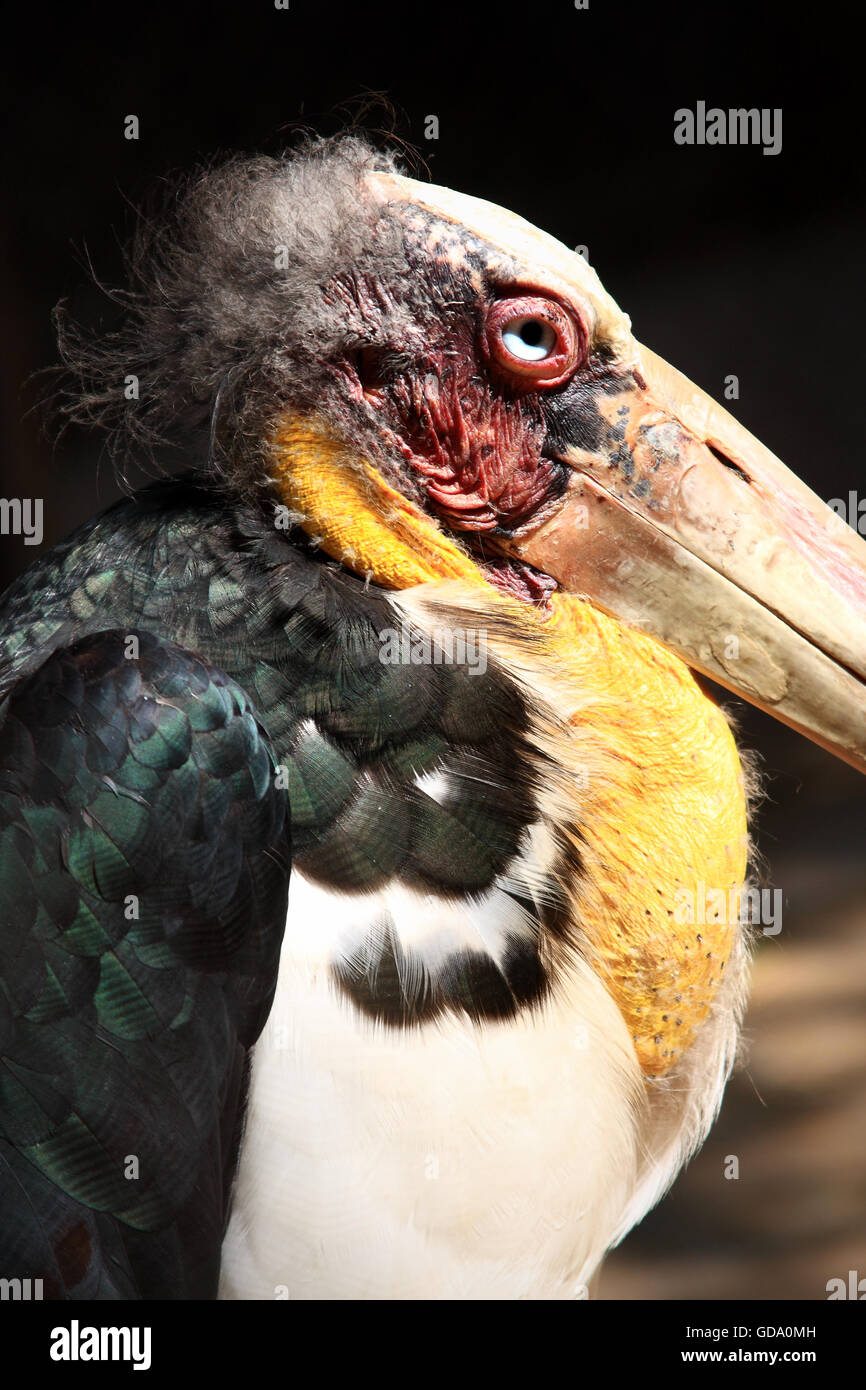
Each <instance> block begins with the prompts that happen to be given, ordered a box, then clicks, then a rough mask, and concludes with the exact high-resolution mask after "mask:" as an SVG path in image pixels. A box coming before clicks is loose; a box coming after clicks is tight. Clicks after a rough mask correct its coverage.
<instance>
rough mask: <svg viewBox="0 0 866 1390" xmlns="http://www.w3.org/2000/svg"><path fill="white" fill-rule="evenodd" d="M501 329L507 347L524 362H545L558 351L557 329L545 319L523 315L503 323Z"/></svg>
mask: <svg viewBox="0 0 866 1390" xmlns="http://www.w3.org/2000/svg"><path fill="white" fill-rule="evenodd" d="M501 331H502V341H503V343H504V345H505V347H506V348H507V349H508V351H509V352H510V353H512V355H513V356H514V357H519V358H520V359H521V360H522V361H523V362H543V361H544V359H545V357H549V356H550V354H551V353H552V352H555V351H556V342H557V339H556V329H555V328H554V327H553V324H552V323H545V321H544V319H533V318H529V317H528V316H526V315H522V316H521V317H520V318H516V319H510V320H509V321H508V323H505V324H503V325H502V330H501Z"/></svg>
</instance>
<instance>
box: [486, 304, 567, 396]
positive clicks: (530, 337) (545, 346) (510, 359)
mask: <svg viewBox="0 0 866 1390" xmlns="http://www.w3.org/2000/svg"><path fill="white" fill-rule="evenodd" d="M484 339H485V345H486V348H487V353H488V356H489V357H490V358H491V360H492V361H493V363H494V364H495V365H496V366H497V367H498V368H499V369H500V371H504V372H505V373H507V374H508V375H510V376H512V377H514V378H518V379H522V380H523V383H524V384H525V385H527V386H528V385H530V384H536V385H539V386H541V385H543V386H556V385H557V384H558V383H559V382H561V381H564V380H565V379H566V378H567V377H568V376H570V375H571V373H572V372H573V371H574V369H575V367H577V366H578V364H579V363H580V361H581V360H582V359H583V357H584V356H585V348H586V334H585V333H584V331H583V326H582V325H581V324H580V323H579V322H577V321H576V320H575V319H574V318H573V317H572V316H571V314H569V313H568V312H567V311H566V310H565V309H564V308H563V307H562V305H561V304H558V303H557V302H556V300H554V299H545V298H543V297H542V296H541V295H529V294H527V295H521V296H520V297H519V298H514V299H499V300H497V301H496V302H495V303H494V304H492V305H491V307H490V309H489V310H488V313H487V320H486V323H485V333H484Z"/></svg>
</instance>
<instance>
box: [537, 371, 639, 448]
mask: <svg viewBox="0 0 866 1390" xmlns="http://www.w3.org/2000/svg"><path fill="white" fill-rule="evenodd" d="M635 385H636V382H635V378H634V374H633V373H632V372H630V371H623V370H622V368H619V367H614V366H612V365H611V364H610V363H609V362H607V361H605V360H604V358H603V357H601V356H598V355H595V354H594V355H593V356H592V357H591V358H590V359H589V361H588V362H587V364H586V366H585V367H582V368H580V369H579V370H578V371H577V372H575V374H574V376H573V377H572V378H571V381H569V382H568V383H567V384H566V385H565V386H563V387H562V389H561V390H559V391H552V392H551V393H550V394H549V395H547V396H544V397H543V400H542V409H543V411H544V419H545V424H546V426H547V433H546V435H545V440H544V452H545V454H548V455H550V456H552V457H555V456H556V455H557V454H558V453H561V452H563V451H564V450H566V449H569V448H572V449H583V450H585V451H586V452H587V453H589V454H606V455H608V456H609V457H610V458H612V459H613V460H614V461H616V462H622V461H624V458H623V456H622V450H623V448H625V447H626V446H625V445H624V438H625V430H624V427H623V426H622V425H621V424H611V422H610V420H608V419H607V418H606V416H605V415H603V414H602V412H601V411H600V410H599V408H598V402H599V400H600V399H601V398H602V397H605V396H618V395H620V393H621V392H623V391H631V390H633V389H634V388H635ZM614 456H615V457H614Z"/></svg>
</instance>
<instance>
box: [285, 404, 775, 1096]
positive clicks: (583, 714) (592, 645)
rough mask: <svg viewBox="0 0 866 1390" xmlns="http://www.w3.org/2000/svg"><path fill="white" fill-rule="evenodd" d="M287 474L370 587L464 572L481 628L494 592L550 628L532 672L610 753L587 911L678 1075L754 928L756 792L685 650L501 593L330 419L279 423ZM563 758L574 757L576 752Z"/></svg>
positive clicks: (583, 905)
mask: <svg viewBox="0 0 866 1390" xmlns="http://www.w3.org/2000/svg"><path fill="white" fill-rule="evenodd" d="M272 472H273V475H274V477H275V481H276V486H277V491H278V494H279V498H280V501H281V502H282V503H283V505H284V506H285V507H287V508H288V509H289V511H290V512H291V513H294V514H295V515H296V517H298V518H299V520H298V524H299V525H300V526H301V527H302V528H303V529H304V530H305V531H306V532H307V533H308V534H309V535H311V536H314V537H316V538H317V540H318V543H319V544H320V545H321V547H322V549H323V550H324V551H325V552H326V553H327V554H328V555H330V556H332V557H333V558H334V559H337V560H340V561H342V563H343V564H345V565H346V566H347V567H349V568H351V569H352V570H354V571H355V572H356V573H357V574H359V575H362V576H367V577H369V578H370V580H371V582H373V583H376V584H378V585H382V586H383V587H386V588H389V589H395V590H404V589H409V588H413V587H414V586H417V585H425V584H428V585H429V584H432V583H439V582H441V581H443V580H458V581H461V583H462V584H463V585H467V584H468V585H471V586H473V587H474V588H476V589H480V590H482V591H484V592H483V594H480V595H479V604H478V606H477V607H476V615H475V622H476V624H477V625H479V626H480V625H482V624H483V621H484V619H483V604H484V601H485V599H484V594H486V595H489V596H490V603H491V608H492V609H495V611H496V612H497V613H499V614H501V613H502V611H503V605H510V606H511V607H512V608H513V609H514V610H515V617H517V618H518V621H519V623H523V624H525V623H526V622H527V621H532V622H538V623H539V624H541V625H542V628H543V635H544V639H545V640H544V641H543V642H542V643H541V644H535V643H533V644H532V646H531V648H530V652H531V655H529V656H526V655H525V654H524V656H523V658H522V661H521V665H522V667H523V670H522V671H521V678H523V677H524V675H525V668H526V665H527V664H531V663H537V664H538V665H539V667H540V668H546V669H543V670H540V684H541V685H542V686H544V685H548V686H549V682H548V681H547V680H546V676H547V675H548V674H549V672H550V671H553V672H556V671H561V672H566V673H567V675H568V677H569V684H570V686H571V687H572V688H578V689H580V690H581V692H583V694H584V695H585V697H586V698H585V699H582V700H581V702H580V709H579V712H577V713H576V714H574V715H573V716H572V719H573V721H574V723H575V725H577V724H578V723H579V726H580V730H581V735H582V743H583V746H586V747H587V748H592V749H593V750H594V753H595V756H594V757H593V759H592V767H591V768H590V767H589V766H588V767H587V775H586V776H585V777H575V785H574V815H573V819H572V824H573V825H574V826H576V827H579V837H580V839H579V844H578V848H579V851H580V854H581V858H582V861H583V863H584V865H585V868H586V876H585V880H584V881H583V882H582V884H581V887H580V892H579V895H577V894H576V895H575V897H574V901H573V903H572V910H573V915H574V919H575V922H576V923H578V924H579V929H580V931H581V933H582V934H583V936H584V937H585V938H586V939H587V940H588V942H589V949H590V950H591V952H592V953H593V957H594V959H593V962H592V963H593V965H594V967H595V970H596V972H597V973H598V975H599V976H600V978H601V979H602V980H603V981H604V983H605V985H606V987H607V989H608V990H609V992H610V994H611V995H612V997H613V998H614V1000H615V1001H616V1004H617V1006H618V1007H619V1009H620V1011H621V1013H622V1015H623V1018H624V1019H625V1021H626V1024H627V1026H628V1029H629V1031H630V1033H631V1036H632V1038H633V1040H634V1046H635V1050H636V1052H637V1056H638V1059H639V1062H640V1065H641V1067H642V1069H643V1072H644V1074H645V1075H646V1076H647V1077H663V1076H664V1075H665V1074H666V1073H668V1072H669V1071H671V1069H672V1068H673V1067H674V1066H675V1065H676V1063H677V1061H678V1060H679V1059H680V1057H681V1056H682V1054H683V1053H684V1052H685V1051H686V1050H687V1049H688V1047H689V1046H690V1044H691V1042H692V1041H693V1039H694V1037H695V1034H696V1031H697V1029H698V1028H699V1027H700V1025H701V1023H702V1022H703V1020H704V1019H705V1018H706V1016H707V1014H708V1013H709V1010H710V1008H711V1007H712V1003H713V999H714V996H715V993H716V990H717V989H718V987H719V984H720V982H721V980H722V978H723V974H724V971H725V967H726V965H727V962H728V959H729V957H730V954H731V950H732V948H733V946H734V943H735V941H736V939H737V935H738V933H739V931H740V930H741V928H740V926H739V923H738V921H737V911H736V905H737V903H738V900H739V892H740V889H741V888H742V884H743V880H744V877H745V872H746V859H747V827H746V794H745V788H744V779H743V773H742V768H741V765H740V760H739V756H738V754H737V749H736V745H735V742H734V738H733V735H732V733H731V730H730V727H729V725H728V722H727V720H726V718H725V716H724V715H723V713H722V712H721V710H720V709H719V708H718V706H717V705H716V704H715V703H714V702H713V701H712V700H711V699H710V698H709V697H708V696H707V695H706V694H705V693H704V691H703V690H702V689H701V687H700V686H699V685H698V683H697V681H696V680H695V678H694V676H693V675H692V672H691V671H690V670H689V668H688V667H687V666H686V665H685V664H684V663H683V662H682V661H680V660H679V658H678V657H676V656H674V655H672V654H671V653H669V652H667V651H666V650H665V649H664V648H663V647H662V646H660V645H659V643H657V642H656V641H654V640H653V639H652V638H650V637H646V636H644V635H642V634H641V633H637V632H635V631H633V630H631V629H629V628H626V627H624V626H623V625H622V624H621V623H619V622H617V621H616V620H615V619H614V618H611V617H608V616H607V615H605V614H604V613H602V612H600V611H599V610H597V609H595V608H593V607H592V606H591V605H590V604H588V603H587V602H585V601H583V600H581V599H579V598H574V597H571V596H569V595H566V594H562V593H557V594H555V595H554V597H553V599H552V602H551V610H549V611H548V612H547V613H546V614H545V613H541V612H539V611H538V610H536V609H528V608H527V606H526V605H523V604H519V603H518V602H517V601H516V600H510V599H506V598H504V597H503V596H502V595H500V594H499V593H498V592H494V590H493V589H492V586H490V585H489V584H488V582H487V580H486V578H485V576H484V573H483V571H482V570H481V569H480V568H479V567H478V566H477V565H476V564H475V563H474V561H473V560H472V559H471V558H470V557H469V556H468V555H466V554H465V553H464V552H463V551H462V550H461V549H460V547H459V546H458V545H457V544H456V542H454V541H453V540H452V539H450V537H448V536H447V535H445V534H444V533H443V532H442V531H440V530H439V528H438V527H437V525H436V523H435V522H434V521H433V520H432V519H431V518H430V517H429V516H428V515H427V514H426V513H425V512H423V511H422V510H421V509H420V508H418V507H417V506H416V505H415V504H414V503H412V502H411V501H409V500H408V499H406V498H404V497H403V496H401V494H400V493H399V492H397V491H396V490H395V489H394V488H393V487H391V485H390V484H389V483H388V482H387V481H386V480H385V479H384V478H383V477H381V475H380V474H379V473H378V472H377V471H376V469H375V468H374V467H373V466H372V465H371V464H369V463H367V462H364V461H362V460H356V459H352V458H350V457H348V456H347V454H346V451H345V448H344V446H342V445H341V444H340V443H339V442H338V441H336V440H335V439H334V438H333V437H332V436H331V435H330V434H329V433H328V431H327V428H326V427H325V426H324V425H323V424H322V423H321V422H319V421H318V420H317V419H315V418H314V417H309V416H300V415H292V416H289V417H287V418H286V419H284V420H283V421H282V422H281V424H280V426H279V428H278V429H277V430H276V432H275V435H274V438H273V452H272ZM517 610H519V612H518V611H517ZM528 615H530V616H529V617H528ZM567 720H568V715H566V716H565V717H564V723H567ZM566 741H567V740H566V739H565V735H564V734H563V743H565V742H566ZM554 751H555V750H554ZM564 761H565V765H567V766H568V765H571V766H573V765H574V753H573V751H572V752H571V753H570V754H569V755H568V757H567V758H565V759H564ZM599 769H600V771H599ZM566 892H568V886H567V885H566ZM732 908H733V911H732V910H731V909H732Z"/></svg>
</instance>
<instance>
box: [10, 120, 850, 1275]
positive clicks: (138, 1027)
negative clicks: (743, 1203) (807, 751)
mask: <svg viewBox="0 0 866 1390" xmlns="http://www.w3.org/2000/svg"><path fill="white" fill-rule="evenodd" d="M132 273H133V283H132V287H131V289H130V291H129V292H128V293H127V294H126V295H125V297H124V302H125V305H126V317H125V321H124V323H123V324H122V326H121V327H120V328H119V329H118V330H117V332H116V333H113V334H111V335H109V336H108V337H103V338H100V339H97V340H96V341H95V342H94V341H90V342H88V341H87V340H85V339H83V338H81V337H80V336H76V335H75V334H74V333H70V332H69V331H68V330H66V331H65V332H64V335H63V347H64V352H65V356H66V359H67V362H68V364H69V366H70V367H71V369H72V372H73V378H74V390H73V397H74V399H73V401H72V404H71V406H70V409H72V410H73V411H74V412H75V413H77V415H78V417H79V418H87V419H94V418H95V419H98V420H101V421H104V422H106V421H107V422H108V423H114V424H115V425H117V426H119V427H120V429H121V432H122V433H121V437H122V439H123V440H125V443H124V445H123V447H125V448H126V449H127V450H133V449H134V448H135V447H136V446H137V443H138V442H139V441H140V440H143V441H144V442H145V443H147V442H152V441H153V440H154V439H164V438H168V439H173V440H175V441H180V442H181V443H182V444H183V447H185V448H186V449H187V450H188V459H189V463H190V465H191V471H189V472H188V473H185V474H183V475H181V476H177V477H174V478H171V479H168V480H164V481H161V482H159V483H157V484H155V485H153V486H152V487H150V488H148V489H145V490H144V491H142V492H141V493H140V494H138V495H136V496H134V497H132V498H131V499H129V500H126V501H123V502H121V503H120V504H118V505H117V506H114V507H112V508H111V509H110V510H109V511H107V512H105V513H104V514H103V515H101V516H99V517H97V518H96V519H95V520H93V521H90V522H89V523H88V524H87V525H85V526H84V527H82V528H81V529H80V530H78V531H76V532H75V533H74V534H73V535H72V536H71V537H70V538H69V539H68V540H67V541H65V542H64V543H63V544H61V545H59V546H58V547H56V548H55V549H54V550H53V551H51V552H50V553H49V554H47V555H45V556H44V557H42V558H40V560H39V561H38V563H37V564H35V565H34V566H33V568H32V569H31V570H30V571H29V572H28V573H26V574H25V575H24V576H23V577H22V578H21V579H20V580H19V581H18V582H17V583H16V584H15V585H14V586H13V587H12V588H11V589H10V590H9V592H8V593H7V594H6V596H5V598H4V599H3V600H2V605H0V632H2V639H3V644H2V653H3V658H2V668H0V678H2V686H0V691H2V704H0V767H2V769H3V770H2V774H0V793H2V795H0V890H2V908H0V966H2V970H0V975H2V979H0V1060H2V1066H0V1251H2V1259H0V1269H2V1270H3V1272H4V1274H5V1275H6V1276H8V1277H13V1276H20V1277H22V1278H24V1277H31V1278H42V1279H43V1282H44V1288H45V1293H46V1296H49V1295H50V1296H53V1297H67V1298H92V1297H97V1298H137V1297H160V1296H161V1297H174V1298H183V1297H214V1296H216V1295H217V1292H218V1289H219V1292H220V1295H221V1296H222V1297H227V1298H274V1297H280V1296H284V1295H287V1296H289V1297H291V1298H479V1297H482V1298H505V1299H510V1298H569V1297H575V1296H580V1295H581V1294H582V1292H583V1290H584V1287H585V1285H586V1282H587V1280H588V1279H589V1278H590V1277H591V1274H592V1272H593V1270H594V1269H595V1268H596V1267H597V1265H598V1263H599V1261H600V1260H601V1258H602V1256H603V1255H604V1253H605V1251H606V1250H607V1249H608V1248H609V1247H610V1246H611V1245H612V1244H613V1243H614V1242H616V1241H617V1240H618V1239H619V1238H621V1236H622V1235H623V1234H624V1233H625V1232H626V1231H627V1230H628V1229H629V1228H630V1226H631V1225H633V1224H634V1223H635V1222H636V1221H638V1220H640V1218H641V1217H642V1216H643V1215H644V1213H645V1212H646V1211H647V1210H648V1209H649V1208H650V1207H651V1206H652V1204H653V1203H654V1202H655V1201H656V1200H657V1199H658V1198H659V1196H660V1195H661V1194H662V1193H663V1192H664V1191H665V1189H666V1188H667V1187H668V1185H669V1184H670V1183H671V1181H672V1180H673V1178H674V1176H675V1175H676V1173H677V1172H678V1170H679V1168H680V1167H681V1165H682V1164H683V1162H684V1161H685V1160H686V1159H687V1158H688V1157H689V1155H690V1154H692V1153H693V1152H694V1151H695V1150H696V1148H697V1147H698V1146H699V1145H700V1144H701V1143H702V1141H703V1139H704V1137H705V1136H706V1134H707V1131H708V1129H709V1127H710V1125H711V1123H712V1121H713V1118H714V1116H715V1114H716V1112H717V1109H718V1106H719V1103H720V1100H721V1096H722V1091H723V1088H724V1085H725V1081H726V1078H727V1076H728V1074H729V1072H730V1069H731V1066H732V1064H733V1061H734V1057H735V1052H736V1046H737V1033H738V1026H739V1020H740V1016H741V1012H742V1009H743V1004H744V998H745V993H746V976H747V957H748V940H747V936H748V932H747V929H746V927H744V925H743V924H742V922H741V920H740V918H741V916H743V914H742V913H741V912H740V911H739V896H738V895H739V891H740V889H741V887H742V885H743V883H744V880H745V877H746V873H747V852H748V844H747V800H748V796H747V787H746V786H745V785H744V774H743V771H742V768H741V762H740V758H739V757H738V754H737V750H736V747H735V743H734V739H733V736H732V733H731V729H730V726H729V723H728V720H727V719H726V717H725V715H724V713H723V712H722V711H721V710H720V708H719V707H718V705H717V704H716V703H715V701H714V700H713V699H712V698H711V696H710V695H709V694H708V691H707V687H706V686H705V684H704V683H703V682H702V680H701V675H700V673H703V674H705V675H708V676H710V677H712V678H713V680H715V681H716V682H720V683H721V684H722V685H724V686H727V687H728V688H729V689H730V690H733V691H735V692H737V693H738V694H740V695H742V696H744V697H745V698H746V699H748V700H750V701H752V702H754V703H755V704H757V705H759V706H760V707H761V708H763V709H765V710H769V711H770V712H771V713H773V714H775V715H777V716H778V717H779V718H781V719H783V720H785V721H786V722H787V723H789V724H791V725H793V726H794V727H795V728H797V729H800V730H801V731H802V732H803V733H805V734H807V735H808V736H810V737H812V738H814V739H816V740H817V741H818V742H820V743H821V744H823V745H824V746H825V747H826V748H829V749H831V750H832V751H833V752H834V753H836V754H838V756H840V757H842V758H845V759H847V760H848V761H850V762H851V763H853V764H854V765H855V766H858V767H861V768H863V767H864V766H866V691H864V684H863V678H864V676H866V642H864V632H866V626H864V612H866V562H864V561H866V547H864V546H863V544H862V542H861V541H859V539H858V538H857V537H856V536H855V535H854V534H853V532H851V531H849V530H848V529H847V528H845V527H840V525H839V524H838V519H837V518H836V517H835V516H834V515H833V514H832V513H830V512H829V510H828V509H827V508H825V507H824V505H823V504H822V503H821V502H820V501H819V500H818V499H817V498H816V497H815V496H814V495H813V494H812V493H811V492H810V491H809V490H808V489H807V488H806V487H805V486H804V485H803V484H802V483H801V482H799V481H798V480H797V479H796V478H795V477H794V476H793V475H792V474H791V473H790V472H788V470H787V469H785V468H784V467H783V465H782V464H781V463H780V462H778V460H777V459H775V458H774V457H773V456H772V455H771V454H770V453H769V452H768V451H767V450H766V449H765V448H763V447H762V446H761V445H760V444H759V443H758V442H757V441H756V440H755V439H753V438H752V437H751V436H750V435H749V434H747V433H746V432H745V431H744V430H743V429H742V428H741V427H740V426H739V425H738V424H737V423H736V422H735V421H734V420H733V419H732V418H731V417H730V416H729V415H728V414H726V413H725V412H724V411H723V410H722V409H720V408H719V407H718V406H717V405H715V404H714V403H713V402H712V401H710V400H709V399H708V398H707V397H706V396H704V395H703V394H702V393H701V392H700V391H699V390H698V389H697V388H696V387H694V386H692V385H691V384H690V383H689V382H688V381H686V380H685V378H683V377H682V376H680V375H679V374H678V373H677V372H675V371H674V370H673V369H672V368H671V367H669V366H667V365H666V364H665V363H663V362H661V361H660V360H659V359H658V358H656V357H655V356H654V355H653V354H652V353H651V352H649V351H647V349H645V348H644V347H642V346H641V345H640V344H639V343H638V342H636V341H635V339H634V337H633V336H632V333H631V328H630V324H629V320H628V318H627V317H626V316H625V315H624V314H623V313H622V312H621V311H620V310H619V309H618V307H617V306H616V304H615V303H614V301H613V300H612V299H611V298H610V296H609V295H608V294H607V293H606V292H605V290H604V289H603V288H602V286H601V284H600V283H599V281H598V279H597V277H596V275H595V274H594V272H593V271H592V270H591V269H590V267H589V266H588V265H587V263H586V262H585V261H584V260H583V259H582V258H581V256H579V255H576V254H574V253H573V252H572V251H570V250H569V249H568V248H566V247H565V246H563V245H561V244H560V243H558V242H556V241H554V240H553V239H551V238H550V237H548V236H546V235H544V234H543V233H542V232H540V231H537V230H536V229H535V228H534V227H532V226H530V225H529V224H527V223H526V222H524V221H522V220H521V219H520V218H518V217H515V216H513V215H512V214H510V213H508V212H505V211H503V210H502V209H500V208H497V207H494V206H491V205H490V204H487V203H484V202H480V201H478V200H476V199H474V198H471V197H466V196H463V195H460V194H457V193H454V192H451V191H449V190H447V189H444V188H437V187H432V186H428V185H426V184H423V183H419V182H415V181H413V180H412V179H409V178H405V177H403V176H402V175H401V174H400V173H398V172H397V171H396V169H395V167H394V166H393V164H392V162H391V161H390V159H389V158H387V157H384V156H382V155H381V154H377V153H376V152H375V151H374V150H372V149H371V148H370V147H368V146H367V145H366V144H365V143H364V142H362V141H361V140H359V139H357V138H355V137H346V138H343V139H340V140H337V141H334V142H319V143H316V142H313V143H311V144H309V145H308V146H306V147H305V148H304V149H303V150H301V151H300V152H299V153H297V154H296V155H294V156H293V157H291V158H288V159H286V160H270V159H255V160H243V159H239V160H235V161H232V162H230V163H229V164H227V165H225V166H223V167H221V168H218V169H216V170H212V171H210V172H207V173H205V174H203V175H201V176H199V177H196V178H195V179H193V180H192V181H191V182H190V184H189V185H188V187H187V188H186V190H185V191H184V193H183V194H182V196H180V197H179V199H178V200H177V204H176V206H175V207H174V208H173V211H172V213H171V216H170V217H169V220H168V221H167V222H166V223H165V224H164V225H162V226H161V227H160V228H158V229H157V230H156V231H155V232H153V231H150V232H148V233H147V234H146V235H145V237H144V239H143V240H140V241H139V243H138V244H137V247H136V250H135V252H134V254H133V257H132ZM133 383H134V386H133ZM136 398H137V399H136ZM130 456H132V455H131V454H130ZM745 915H748V914H745Z"/></svg>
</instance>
